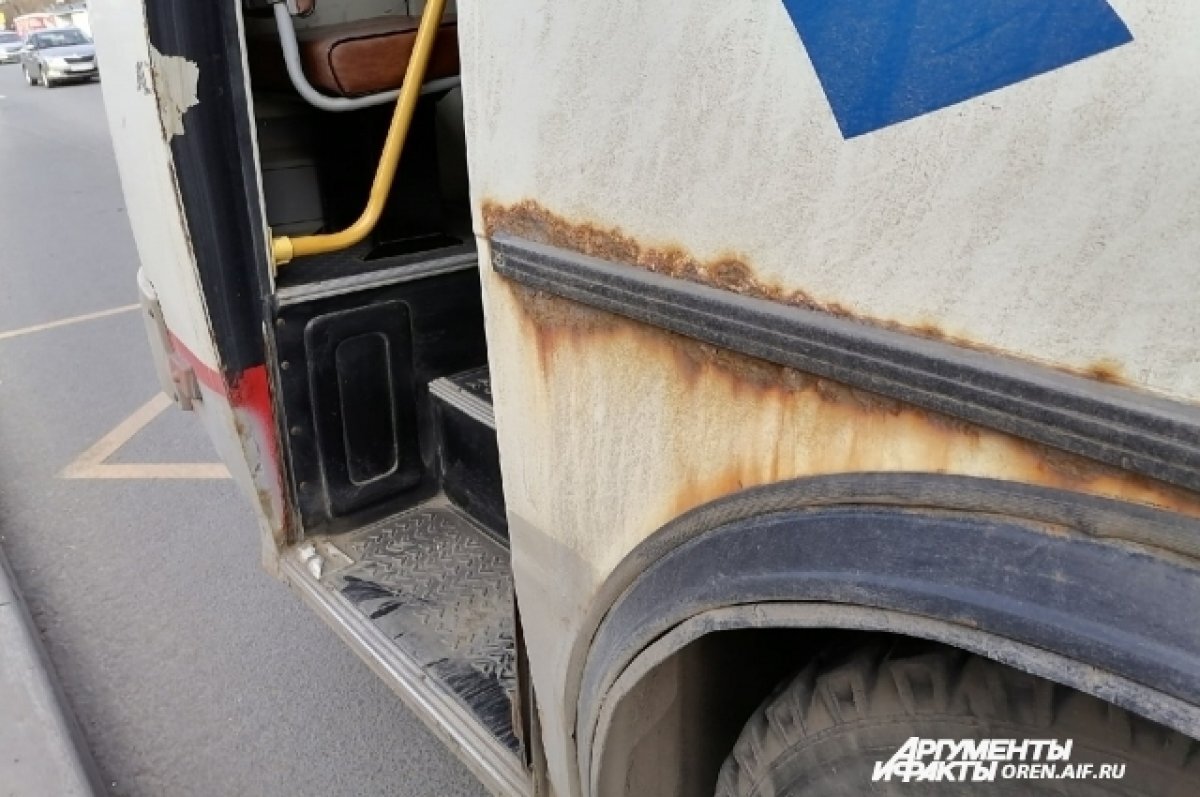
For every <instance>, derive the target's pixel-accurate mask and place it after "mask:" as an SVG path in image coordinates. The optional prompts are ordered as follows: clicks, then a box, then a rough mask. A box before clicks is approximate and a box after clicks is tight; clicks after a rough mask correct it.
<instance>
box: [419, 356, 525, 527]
mask: <svg viewBox="0 0 1200 797" xmlns="http://www.w3.org/2000/svg"><path fill="white" fill-rule="evenodd" d="M429 393H430V395H431V396H432V397H433V404H434V407H435V408H436V411H437V425H438V440H439V447H440V453H441V466H440V467H441V480H442V489H443V490H444V491H445V493H446V496H447V497H448V498H449V499H450V500H451V501H453V502H454V503H455V504H456V505H457V506H459V507H461V508H462V509H463V511H465V512H466V513H467V514H469V515H470V516H471V517H473V518H475V519H476V520H478V521H479V522H480V523H483V524H484V525H485V526H487V527H488V528H489V529H495V530H496V531H497V532H498V533H500V534H506V533H507V528H508V524H507V521H506V520H505V515H504V489H503V487H502V486H501V483H500V451H499V449H498V448H497V445H496V421H495V418H494V416H493V415H492V380H491V376H490V375H489V373H488V369H487V367H486V366H484V367H482V368H474V369H472V370H470V371H463V372H462V373H460V374H455V375H453V376H448V377H443V378H441V379H435V380H434V381H433V382H430V383H429Z"/></svg>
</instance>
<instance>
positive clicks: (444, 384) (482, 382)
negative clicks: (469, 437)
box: [429, 365, 496, 430]
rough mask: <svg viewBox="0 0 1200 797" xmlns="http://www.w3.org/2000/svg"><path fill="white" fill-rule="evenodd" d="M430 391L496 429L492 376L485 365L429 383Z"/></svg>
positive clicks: (490, 427)
mask: <svg viewBox="0 0 1200 797" xmlns="http://www.w3.org/2000/svg"><path fill="white" fill-rule="evenodd" d="M429 392H430V393H431V394H432V395H434V396H436V397H437V398H439V399H441V400H442V401H444V402H445V403H446V404H448V405H450V406H451V407H454V408H455V409H458V410H461V411H462V412H464V413H466V414H467V415H470V416H471V417H472V418H474V419H475V420H477V421H479V423H482V424H483V425H484V426H486V427H488V428H489V429H492V430H495V428H496V416H495V415H494V414H493V412H492V376H491V374H490V373H489V371H488V367H487V366H486V365H485V366H483V367H481V368H473V369H471V370H470V371H463V372H462V373H461V374H454V375H453V376H446V377H442V378H441V379H435V380H433V381H432V382H430V383H429Z"/></svg>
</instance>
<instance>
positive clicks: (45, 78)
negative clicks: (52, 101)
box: [42, 69, 58, 89]
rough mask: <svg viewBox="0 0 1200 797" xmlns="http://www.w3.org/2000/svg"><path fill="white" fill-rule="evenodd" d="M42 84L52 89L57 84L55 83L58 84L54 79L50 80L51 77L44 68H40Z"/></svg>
mask: <svg viewBox="0 0 1200 797" xmlns="http://www.w3.org/2000/svg"><path fill="white" fill-rule="evenodd" d="M42 85H43V86H45V87H46V88H48V89H52V88H54V87H55V86H57V85H58V83H57V82H55V81H53V80H51V79H50V78H49V76H48V75H47V74H46V70H44V69H43V70H42Z"/></svg>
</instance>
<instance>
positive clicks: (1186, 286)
mask: <svg viewBox="0 0 1200 797" xmlns="http://www.w3.org/2000/svg"><path fill="white" fill-rule="evenodd" d="M1113 6H1114V7H1115V8H1116V10H1117V11H1118V12H1119V14H1120V16H1121V17H1122V19H1123V20H1124V22H1125V23H1126V24H1127V25H1128V27H1129V28H1130V29H1131V31H1132V32H1133V35H1134V37H1135V39H1134V42H1133V43H1132V44H1129V45H1125V46H1122V47H1118V48H1116V49H1114V50H1111V51H1109V52H1105V53H1102V54H1100V55H1097V56H1094V57H1092V58H1089V59H1086V60H1084V61H1081V62H1078V63H1075V64H1072V65H1070V66H1067V67H1064V68H1061V69H1058V70H1055V71H1053V72H1050V73H1047V74H1044V75H1041V76H1039V77H1036V78H1033V79H1030V80H1027V81H1025V82H1022V83H1018V84H1016V85H1013V86H1010V87H1008V88H1005V89H1001V90H999V91H996V92H993V93H990V94H985V95H983V96H981V97H978V98H976V99H974V100H971V101H967V102H964V103H961V104H958V105H954V106H951V107H949V108H946V109H943V110H941V111H938V112H934V113H930V114H928V115H926V116H922V117H919V118H916V119H913V120H910V121H908V122H904V123H901V124H898V125H895V126H892V127H888V128H884V129H882V130H879V131H876V132H875V133H871V134H868V135H864V136H861V137H859V138H854V139H851V140H846V139H844V138H843V137H842V135H841V132H840V130H839V129H838V126H837V124H836V122H835V119H834V117H833V114H832V113H831V111H830V107H829V103H828V100H827V99H826V97H825V94H824V92H823V89H822V87H821V85H820V83H819V81H818V79H817V76H816V73H815V71H814V68H813V65H812V62H811V61H810V59H809V57H808V54H807V52H806V51H805V49H804V47H803V46H802V44H801V42H800V39H799V37H798V35H797V33H796V30H795V28H794V26H793V25H792V23H791V20H790V18H789V17H788V14H787V12H786V10H785V8H784V6H783V5H782V3H781V2H779V0H747V2H740V3H729V2H724V1H723V0H694V1H693V2H689V3H667V2H632V1H631V0H615V2H609V3H585V2H549V0H529V1H528V2H524V3H521V4H519V10H514V7H513V6H511V5H497V4H495V3H484V2H478V1H477V0H472V1H471V2H464V3H462V4H461V14H460V19H459V31H460V39H461V49H462V61H463V70H464V72H463V97H464V108H465V115H466V125H467V140H468V145H469V146H468V153H469V161H470V170H471V183H472V191H473V201H474V205H475V222H476V231H477V233H479V234H480V235H482V234H483V232H484V230H483V225H482V221H483V220H482V207H483V203H484V202H485V201H490V202H495V203H499V204H500V205H512V204H516V203H518V202H522V201H525V200H532V201H535V202H537V203H539V204H540V205H542V206H544V207H545V208H547V209H548V210H549V211H551V212H554V213H556V214H558V215H560V216H562V217H565V218H566V219H567V220H568V221H575V222H589V223H591V224H594V225H597V226H599V227H601V228H619V230H620V231H621V232H623V233H624V234H626V235H628V236H631V237H633V238H635V239H637V240H638V241H640V242H641V243H642V244H644V245H646V246H659V247H670V246H678V247H681V248H682V249H683V250H685V251H687V252H689V253H691V254H692V255H694V256H696V257H697V258H698V259H701V260H706V259H716V258H720V257H723V256H734V257H737V258H739V259H742V260H744V261H745V262H746V263H748V264H749V265H750V266H751V267H752V268H753V269H754V271H755V274H756V276H757V277H758V278H759V280H760V281H761V282H763V283H765V284H767V285H770V286H776V287H780V288H784V289H787V290H799V291H803V292H804V293H806V294H808V295H809V296H811V297H813V298H815V299H816V300H818V301H821V302H826V303H831V304H832V303H835V304H837V305H840V306H841V307H842V308H845V309H846V310H848V311H849V312H851V313H853V314H856V315H858V316H860V317H864V318H868V319H874V320H877V321H881V322H888V323H893V324H897V325H900V326H907V327H911V328H920V327H927V326H933V327H936V328H937V329H938V330H940V331H941V332H942V333H944V334H945V335H947V336H950V337H953V338H959V339H964V340H967V341H970V342H971V343H973V344H976V345H980V346H984V347H987V348H989V349H993V350H998V351H1001V352H1004V353H1007V354H1009V355H1011V356H1014V357H1017V358H1020V359H1025V360H1029V361H1034V362H1039V363H1045V364H1049V365H1052V366H1056V367H1063V368H1068V369H1072V370H1079V371H1086V370H1088V369H1090V368H1093V367H1096V366H1105V367H1107V368H1112V367H1115V368H1116V370H1118V371H1119V373H1120V374H1121V376H1122V377H1124V378H1125V379H1126V380H1127V381H1128V382H1129V383H1131V384H1133V385H1134V386H1140V387H1141V388H1144V389H1146V390H1147V391H1150V392H1154V393H1158V394H1161V395H1164V396H1168V397H1172V398H1175V399H1178V400H1182V401H1185V402H1200V348H1198V346H1200V306H1198V305H1197V302H1196V297H1197V296H1200V268H1197V265H1196V264H1197V263H1200V191H1197V189H1196V186H1198V185H1200V135H1198V134H1197V131H1200V102H1196V101H1195V98H1200V51H1197V49H1196V47H1195V42H1196V40H1197V37H1198V36H1200V5H1197V4H1195V3H1187V2H1162V3H1137V2H1132V0H1117V1H1115V2H1114V3H1113ZM1185 98H1186V99H1185ZM482 252H483V254H482V256H481V263H482V264H483V270H484V274H483V283H484V287H485V309H486V313H487V323H488V342H489V357H490V361H491V364H492V375H493V389H494V395H495V398H496V404H495V412H496V418H497V425H498V431H499V438H500V450H501V458H502V462H503V470H504V488H505V495H506V500H507V502H508V510H509V520H510V527H511V537H512V542H513V562H514V573H515V578H516V588H517V595H518V599H519V601H520V605H521V608H522V612H523V616H522V621H523V624H524V628H525V632H526V637H527V641H528V643H529V650H530V665H531V668H532V675H533V680H534V687H535V690H536V691H537V694H538V696H539V701H540V704H541V708H542V717H541V720H542V727H543V731H544V733H545V744H546V750H547V759H548V762H549V768H550V777H551V780H552V782H553V788H554V793H555V794H557V795H559V797H566V796H567V795H576V794H578V793H579V792H578V788H579V780H578V778H577V773H574V772H573V771H572V769H573V766H574V755H575V751H574V750H573V741H572V733H573V729H572V727H571V713H572V706H571V703H570V695H569V693H568V665H569V662H568V654H569V652H570V650H571V647H572V645H573V644H574V642H575V640H576V638H577V637H578V635H579V634H580V633H581V632H582V631H584V630H585V628H584V626H583V618H584V616H585V613H586V612H587V610H588V608H589V606H590V604H591V602H592V600H593V598H594V595H595V591H596V590H597V589H598V587H599V585H600V584H601V583H603V581H604V579H605V578H607V576H608V575H609V573H610V572H611V571H612V569H613V567H615V566H616V564H617V563H618V562H619V561H620V560H621V559H622V558H623V557H624V556H625V555H627V554H628V552H629V551H630V550H632V549H633V547H635V546H636V545H637V544H638V543H639V542H640V541H642V540H643V539H645V538H646V537H647V536H648V535H649V534H651V533H652V532H653V531H655V530H656V529H657V528H659V527H661V526H662V525H663V524H664V523H666V522H668V521H669V520H671V519H672V518H673V517H675V516H677V515H678V514H679V513H681V512H683V511H685V510H686V509H687V508H689V507H691V506H695V505H698V504H700V503H703V502H705V501H707V500H712V499H714V498H716V497H719V496H721V495H725V494H729V493H730V492H735V491H737V490H739V489H742V488H744V487H750V486H753V485H755V484H762V483H768V482H773V481H778V480H782V479H787V478H794V477H804V476H811V475H817V474H822V473H840V472H854V471H872V470H874V471H908V472H913V471H916V472H930V473H953V474H964V475H973V476H980V477H986V478H996V479H1009V480H1016V481H1023V482H1031V483H1035V484H1047V485H1051V486H1056V487H1061V488H1065V489H1072V490H1077V491H1080V492H1090V493H1094V494H1100V495H1110V496H1115V497H1119V498H1125V499H1127V500H1132V501H1141V502H1145V503H1151V504H1155V503H1161V504H1169V503H1170V502H1171V501H1172V500H1173V499H1172V498H1171V497H1169V496H1168V495H1167V494H1166V493H1163V492H1159V491H1158V488H1156V487H1155V486H1153V485H1146V484H1135V483H1133V482H1131V481H1128V480H1125V479H1124V478H1123V477H1121V476H1120V475H1119V474H1117V475H1114V474H1111V473H1109V474H1104V473H1098V472H1096V473H1093V472H1088V470H1087V468H1086V467H1083V468H1082V469H1079V470H1072V467H1074V466H1072V467H1067V468H1061V467H1059V465H1061V463H1058V464H1055V463H1054V462H1052V461H1050V460H1051V459H1052V457H1051V456H1046V457H1044V455H1043V454H1040V453H1039V452H1037V451H1036V450H1035V449H1034V448H1031V447H1030V446H1028V445H1026V444H1024V443H1022V442H1020V441H1017V440H1015V439H1013V438H1009V437H1007V436H1005V435H1001V434H998V433H993V432H990V431H987V430H979V429H970V428H968V427H966V426H965V425H961V424H953V423H945V422H944V421H940V422H939V421H937V420H932V419H930V418H929V417H927V416H924V415H922V414H920V413H917V414H913V413H910V412H908V411H906V410H896V411H892V410H889V409H887V408H884V409H883V410H881V411H879V412H875V413H873V414H872V413H864V412H861V411H859V410H858V409H856V408H855V407H854V406H853V402H846V403H843V404H839V403H837V402H830V401H827V400H826V398H825V397H823V396H822V395H821V394H820V391H813V390H811V389H793V388H791V387H788V386H786V385H785V386H782V387H771V388H769V389H759V388H758V387H756V386H754V385H752V384H748V383H746V382H739V381H738V378H737V377H736V375H735V376H733V377H731V376H730V375H729V374H728V373H725V372H723V371H722V369H721V368H719V367H715V366H713V365H711V364H709V365H706V364H701V365H698V366H695V365H694V364H693V367H691V368H690V370H688V369H681V368H680V362H681V361H683V360H686V359H687V357H686V356H681V355H680V354H679V352H678V351H673V350H672V349H673V347H672V345H671V344H670V342H669V339H668V338H665V337H664V338H661V339H656V338H655V337H654V336H653V335H649V336H647V335H646V334H643V333H639V332H638V331H637V329H635V328H634V326H633V325H629V324H626V325H625V326H624V327H623V328H618V329H616V330H615V331H613V330H606V331H603V332H601V333H599V334H592V333H591V332H589V331H588V325H587V324H586V323H585V324H583V325H581V327H579V328H578V329H576V330H573V331H568V332H567V333H565V334H562V335H561V336H559V338H558V339H557V340H556V341H554V342H552V343H550V344H549V345H547V343H546V341H545V340H542V341H541V343H540V344H539V343H538V341H537V340H536V339H535V337H536V335H535V332H534V329H533V327H532V326H531V324H530V321H529V318H528V316H527V314H526V308H525V307H524V305H523V303H522V300H521V299H520V298H519V296H517V295H516V294H514V293H513V292H512V290H511V289H510V288H509V287H508V286H507V284H506V283H505V282H504V281H503V280H500V279H498V278H497V277H495V276H494V275H493V274H492V273H491V272H490V269H489V268H488V261H487V255H486V252H487V247H486V244H484V246H483V247H482ZM548 337H549V338H553V337H554V335H549V336H548ZM684 370H687V378H684V376H683V373H684ZM1081 474H1082V475H1081ZM1077 477H1079V478H1077ZM1169 492H1170V491H1167V493H1169ZM1186 502H1187V499H1186V498H1185V499H1184V503H1186ZM1177 508H1183V507H1177ZM1187 510H1188V511H1193V512H1194V511H1195V510H1196V506H1195V505H1194V503H1193V504H1192V505H1191V506H1189V507H1187Z"/></svg>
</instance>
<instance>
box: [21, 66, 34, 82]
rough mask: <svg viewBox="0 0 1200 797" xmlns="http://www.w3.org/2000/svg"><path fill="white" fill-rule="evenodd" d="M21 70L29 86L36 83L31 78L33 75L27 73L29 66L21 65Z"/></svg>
mask: <svg viewBox="0 0 1200 797" xmlns="http://www.w3.org/2000/svg"><path fill="white" fill-rule="evenodd" d="M21 71H22V72H24V73H25V82H26V83H28V84H29V85H30V86H36V85H37V81H36V80H34V79H33V75H31V74H29V67H27V66H23V67H21Z"/></svg>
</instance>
